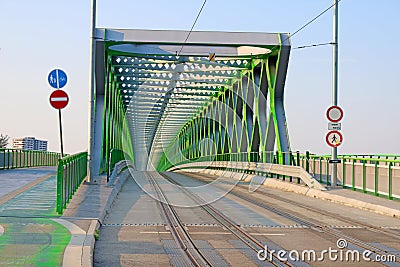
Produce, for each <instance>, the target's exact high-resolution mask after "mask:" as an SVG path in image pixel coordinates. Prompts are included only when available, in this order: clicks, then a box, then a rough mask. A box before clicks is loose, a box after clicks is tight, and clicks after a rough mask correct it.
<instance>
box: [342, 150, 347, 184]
mask: <svg viewBox="0 0 400 267" xmlns="http://www.w3.org/2000/svg"><path fill="white" fill-rule="evenodd" d="M342 160H343V163H342V164H343V165H342V170H343V171H342V173H343V177H342V187H343V188H345V187H346V159H345V158H344V157H343V158H342Z"/></svg>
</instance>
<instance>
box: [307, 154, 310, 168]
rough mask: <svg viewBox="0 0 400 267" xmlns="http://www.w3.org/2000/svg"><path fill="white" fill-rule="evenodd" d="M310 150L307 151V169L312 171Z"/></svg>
mask: <svg viewBox="0 0 400 267" xmlns="http://www.w3.org/2000/svg"><path fill="white" fill-rule="evenodd" d="M309 160H310V152H309V151H306V171H307V172H310V162H309Z"/></svg>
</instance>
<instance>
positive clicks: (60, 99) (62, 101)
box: [50, 90, 69, 109]
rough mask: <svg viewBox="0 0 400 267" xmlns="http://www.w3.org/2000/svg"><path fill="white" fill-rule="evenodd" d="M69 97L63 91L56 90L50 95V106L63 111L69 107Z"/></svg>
mask: <svg viewBox="0 0 400 267" xmlns="http://www.w3.org/2000/svg"><path fill="white" fill-rule="evenodd" d="M68 102H69V97H68V95H67V93H66V92H64V91H63V90H55V91H53V92H52V93H51V95H50V104H51V106H52V107H53V108H55V109H63V108H65V107H66V106H67V105H68Z"/></svg>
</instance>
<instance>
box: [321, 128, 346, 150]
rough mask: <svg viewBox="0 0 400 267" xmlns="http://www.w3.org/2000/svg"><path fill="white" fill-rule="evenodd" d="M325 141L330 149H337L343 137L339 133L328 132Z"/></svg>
mask: <svg viewBox="0 0 400 267" xmlns="http://www.w3.org/2000/svg"><path fill="white" fill-rule="evenodd" d="M325 139H326V143H327V144H328V145H329V146H331V147H338V146H340V145H341V144H342V142H343V136H342V134H341V133H340V132H339V131H330V132H329V133H327V135H326V138H325Z"/></svg>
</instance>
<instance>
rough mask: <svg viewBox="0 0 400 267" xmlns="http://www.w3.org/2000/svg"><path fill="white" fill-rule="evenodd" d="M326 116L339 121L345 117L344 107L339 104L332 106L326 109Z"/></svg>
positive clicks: (332, 120)
mask: <svg viewBox="0 0 400 267" xmlns="http://www.w3.org/2000/svg"><path fill="white" fill-rule="evenodd" d="M326 117H327V118H328V120H329V121H331V122H339V121H341V120H342V118H343V109H342V108H341V107H338V106H331V107H329V108H328V110H327V111H326Z"/></svg>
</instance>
